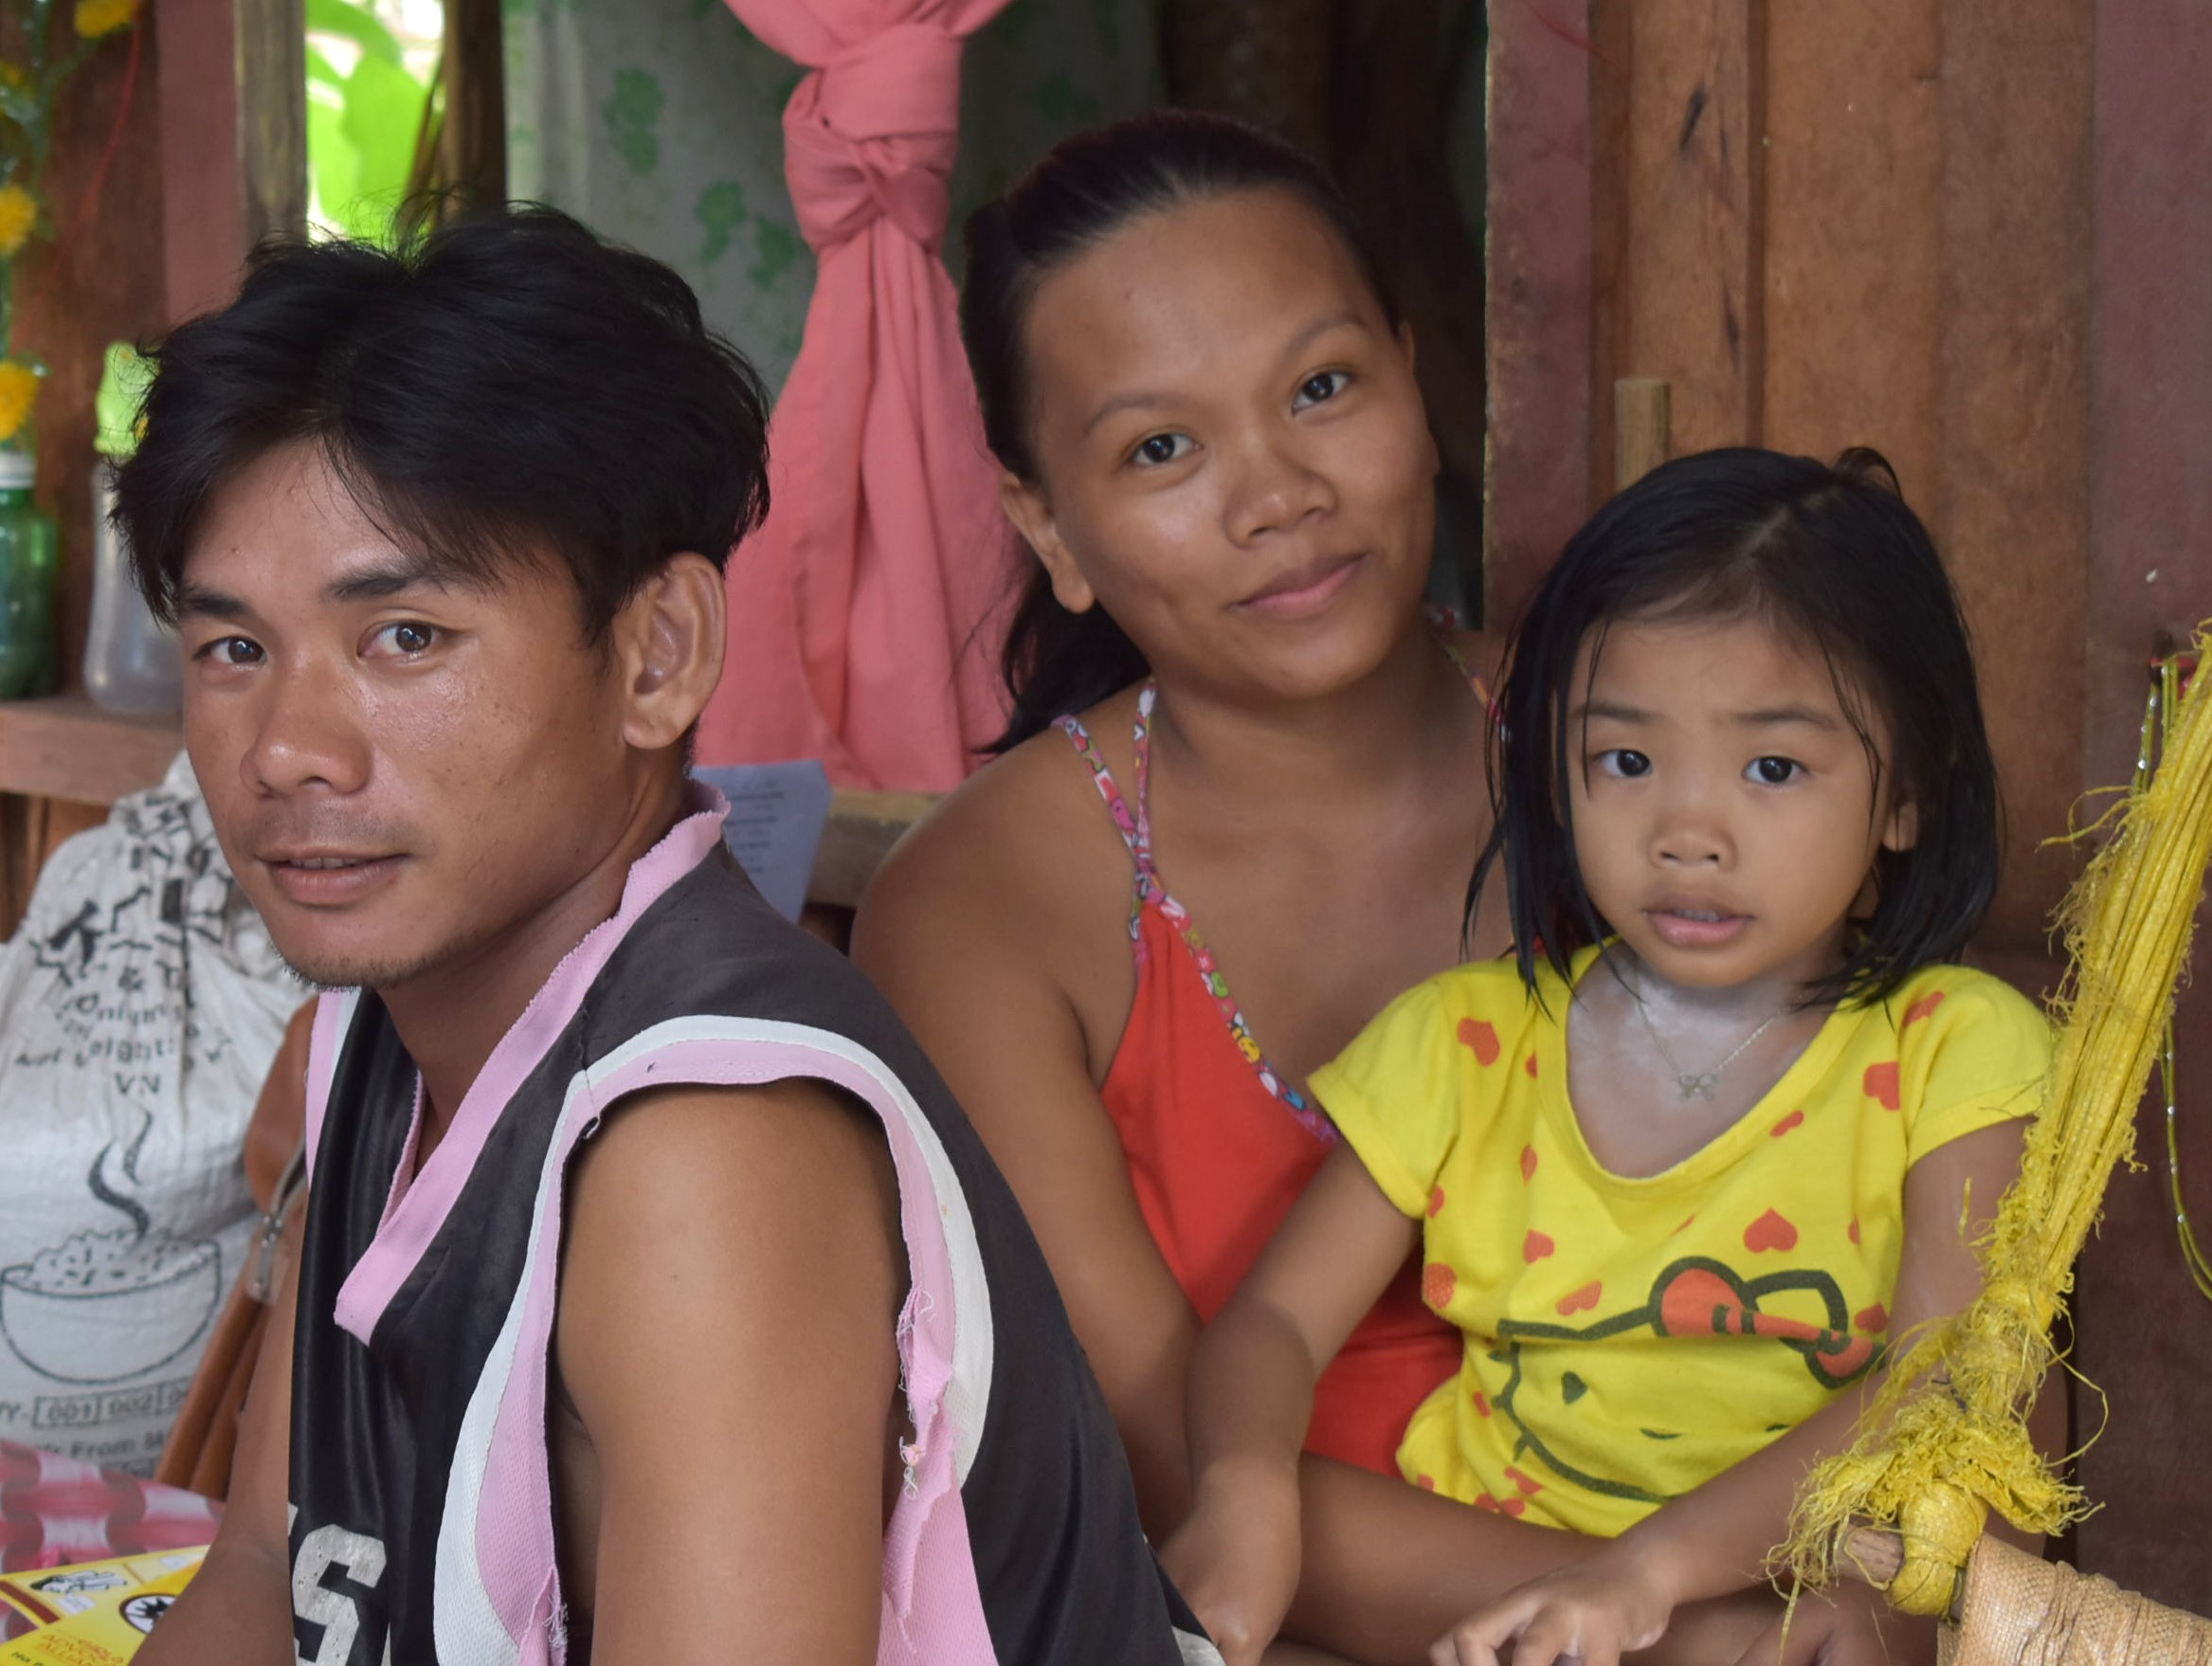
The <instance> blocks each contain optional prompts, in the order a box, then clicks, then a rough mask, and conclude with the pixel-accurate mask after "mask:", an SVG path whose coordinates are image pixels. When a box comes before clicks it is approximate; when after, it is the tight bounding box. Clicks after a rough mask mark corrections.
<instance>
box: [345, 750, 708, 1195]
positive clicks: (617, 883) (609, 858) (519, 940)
mask: <svg viewBox="0 0 2212 1666" xmlns="http://www.w3.org/2000/svg"><path fill="white" fill-rule="evenodd" d="M682 814H683V780H682V778H681V777H680V776H679V777H676V778H673V779H671V780H669V781H666V782H664V783H659V784H655V785H654V786H652V787H650V788H643V789H641V790H640V791H639V793H638V794H637V796H636V798H635V800H634V801H633V803H632V805H631V806H630V809H629V812H628V814H627V816H626V819H625V821H624V824H623V825H622V827H621V829H620V832H619V834H618V836H617V837H616V838H615V839H614V840H612V841H611V842H609V843H608V844H607V848H606V850H605V851H604V853H603V854H602V855H601V856H600V857H599V858H598V860H595V861H593V862H592V863H591V865H590V866H589V868H587V869H586V870H584V871H583V872H582V873H580V874H579V875H577V876H576V878H574V879H573V880H572V881H571V883H570V884H568V885H567V886H566V887H564V888H563V889H562V890H560V891H559V892H557V893H555V894H554V895H553V896H550V897H548V898H547V899H546V900H545V901H544V902H543V903H542V904H540V905H539V906H538V907H537V908H535V909H534V910H533V911H532V912H531V913H530V914H527V915H525V916H523V917H522V918H520V919H517V920H515V921H513V922H511V923H510V924H509V925H508V926H507V927H506V928H505V929H504V930H502V931H499V932H498V933H494V934H493V935H492V936H490V937H488V938H486V939H484V940H483V941H482V942H480V943H475V944H470V945H467V946H466V947H464V948H462V950H461V951H459V952H457V953H455V954H453V955H450V956H448V957H447V958H446V959H444V960H442V961H441V962H439V963H438V964H437V965H436V966H434V967H431V968H428V969H426V970H424V971H421V972H418V973H417V974H415V975H414V976H413V977H411V978H409V979H408V980H407V981H406V982H405V983H404V984H397V985H394V986H392V987H390V988H384V989H379V990H378V991H377V994H378V995H379V996H380V997H381V998H382V999H383V1002H384V1005H385V1009H386V1010H387V1011H388V1012H390V1014H391V1022H392V1027H393V1028H394V1029H395V1030H397V1031H398V1033H399V1039H400V1041H401V1043H402V1044H403V1045H404V1046H405V1047H406V1048H407V1050H408V1057H409V1058H410V1059H413V1060H414V1061H415V1068H416V1069H418V1070H419V1071H421V1072H422V1076H423V1127H422V1131H421V1133H420V1136H419V1138H418V1140H417V1142H416V1151H415V1161H416V1164H417V1167H418V1168H419V1167H420V1166H421V1165H422V1164H423V1163H425V1162H426V1161H427V1160H428V1159H429V1155H430V1153H431V1152H432V1151H433V1150H436V1149H437V1147H438V1143H439V1142H440V1141H441V1140H442V1139H444V1135H445V1131H446V1129H447V1128H449V1127H450V1126H451V1125H452V1121H453V1116H454V1113H455V1112H457V1111H458V1110H459V1109H460V1108H461V1102H462V1098H463V1097H465V1096H466V1095H467V1093H468V1090H469V1087H470V1085H471V1084H472V1083H473V1082H474V1081H475V1080H476V1078H477V1076H478V1074H479V1073H480V1071H481V1070H482V1069H483V1067H484V1061H485V1060H486V1059H489V1058H490V1057H491V1055H492V1050H493V1049H494V1048H495V1047H497V1046H498V1045H499V1041H500V1039H501V1038H502V1037H504V1036H505V1035H506V1033H507V1032H508V1030H510V1029H511V1028H513V1027H514V1024H515V1021H516V1020H517V1019H518V1018H520V1017H521V1016H522V1013H523V1011H524V1009H525V1008H527V1007H528V1006H529V1005H530V1003H531V1002H532V1001H533V1000H535V998H536V995H537V992H538V991H539V990H540V989H542V988H544V987H545V986H546V983H547V981H548V980H549V979H551V978H552V976H553V971H554V969H556V968H557V967H559V965H560V964H561V962H562V961H563V960H565V959H566V958H567V957H568V955H569V953H570V951H572V950H573V949H574V948H575V947H576V945H577V944H579V943H581V942H583V940H584V939H585V938H586V937H587V936H589V935H590V933H591V932H592V931H593V930H594V929H595V928H597V927H598V926H600V925H602V924H604V923H605V922H606V921H607V920H609V919H612V918H613V917H614V915H615V914H616V913H617V912H618V911H619V910H620V908H621V906H622V896H623V890H624V888H625V886H626V885H627V884H628V882H629V875H630V868H631V866H632V865H633V864H634V863H636V862H637V860H639V859H640V858H641V857H643V856H644V854H645V853H646V852H647V851H649V850H651V849H652V848H653V846H654V845H656V844H658V843H659V842H661V840H662V839H663V838H664V837H666V835H667V833H668V831H669V829H670V828H671V827H673V826H674V825H675V824H676V823H677V821H678V820H679V819H680V817H681V816H682Z"/></svg>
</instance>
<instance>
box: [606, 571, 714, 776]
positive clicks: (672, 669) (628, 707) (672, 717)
mask: <svg viewBox="0 0 2212 1666" xmlns="http://www.w3.org/2000/svg"><path fill="white" fill-rule="evenodd" d="M725 607H726V603H725V601H724V598H723V593H722V575H721V573H720V572H719V571H718V570H716V567H715V564H714V563H713V562H711V561H709V560H708V559H707V558H706V557H705V556H704V555H698V554H694V553H692V552H684V553H682V554H680V555H672V556H670V557H669V559H668V560H667V562H666V563H664V564H663V565H662V568H661V569H660V570H659V571H657V572H655V573H654V574H653V576H652V577H651V578H648V579H647V580H646V581H645V582H644V584H642V585H640V586H639V587H638V590H637V594H635V595H633V596H632V597H631V598H630V599H629V600H628V601H627V602H626V603H625V604H624V605H623V609H622V611H621V612H620V613H618V614H616V615H615V619H614V626H613V632H612V635H613V649H614V655H615V669H616V674H617V675H618V677H619V678H620V679H621V683H622V695H623V701H624V711H623V724H622V735H623V739H625V740H626V741H627V742H628V743H629V744H630V745H632V746H634V747H636V748H638V749H639V750H640V751H641V752H659V751H660V750H661V749H662V748H663V747H671V746H674V745H676V744H677V743H678V742H679V741H680V740H681V739H682V738H683V735H684V732H685V731H687V730H688V729H690V728H691V726H692V724H694V723H695V722H697V721H698V715H699V714H700V713H701V712H703V711H705V710H706V706H707V700H708V697H710V696H712V695H713V694H714V692H715V685H716V683H717V682H719V681H721V679H722V654H723V650H724V647H725V645H726V632H727V628H728V627H727V624H726V615H725Z"/></svg>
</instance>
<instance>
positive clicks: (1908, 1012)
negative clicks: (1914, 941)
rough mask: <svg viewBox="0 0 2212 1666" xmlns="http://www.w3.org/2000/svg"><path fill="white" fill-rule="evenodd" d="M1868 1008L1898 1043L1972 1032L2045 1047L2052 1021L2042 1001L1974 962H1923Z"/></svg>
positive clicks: (1931, 1040)
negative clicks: (1871, 1008) (1870, 1008)
mask: <svg viewBox="0 0 2212 1666" xmlns="http://www.w3.org/2000/svg"><path fill="white" fill-rule="evenodd" d="M1873 1010H1875V1011H1878V1013H1879V1014H1880V1021H1881V1022H1882V1023H1886V1024H1887V1025H1888V1026H1889V1027H1890V1028H1891V1029H1892V1030H1894V1032H1895V1035H1896V1037H1897V1040H1898V1044H1899V1046H1900V1047H1903V1046H1906V1045H1908V1044H1911V1043H1913V1042H1918V1043H1920V1044H1923V1045H1926V1044H1943V1043H1949V1042H1953V1041H1960V1040H1963V1039H1966V1038H1967V1037H1976V1038H1983V1039H1987V1040H1990V1041H1999V1042H2003V1043H2006V1044H2010V1045H2014V1046H2018V1047H2023V1048H2027V1049H2029V1050H2031V1051H2037V1052H2041V1053H2048V1051H2049V1050H2050V1041H2051V1020H2050V1017H2049V1015H2048V1014H2047V1013H2045V1012H2044V1010H2043V1008H2042V1007H2041V1005H2039V1004H2038V1003H2036V1002H2034V1001H2031V1000H2030V999H2028V997H2027V996H2025V995H2023V994H2022V993H2021V992H2020V990H2018V989H2017V988H2015V987H2013V986H2012V985H2010V984H2008V983H2006V982H2005V981H2004V980H2003V978H2000V977H1997V976H1995V975H1994V974H1992V973H1990V972H1985V971H1983V970H1981V969H1978V968H1976V967H1970V966H1959V965H1953V964H1948V963H1946V964H1939V965H1936V966H1924V967H1922V968H1921V969H1919V970H1918V971H1916V972H1914V973H1913V974H1912V975H1911V976H1910V977H1908V978H1907V979H1906V980H1905V981H1904V982H1903V983H1902V984H1900V985H1898V986H1897V988H1896V990H1895V992H1894V993H1893V994H1891V995H1890V996H1889V997H1888V998H1887V999H1886V1000H1884V1001H1882V1002H1880V1003H1879V1004H1878V1005H1877V1007H1876V1008H1874V1009H1873Z"/></svg>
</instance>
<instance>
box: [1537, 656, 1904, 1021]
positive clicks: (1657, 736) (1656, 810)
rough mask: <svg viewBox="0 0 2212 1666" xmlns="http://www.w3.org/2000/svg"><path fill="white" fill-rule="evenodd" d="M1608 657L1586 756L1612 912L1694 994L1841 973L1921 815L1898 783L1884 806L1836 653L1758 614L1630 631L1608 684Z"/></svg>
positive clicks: (1600, 887) (1581, 841)
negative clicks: (1843, 697) (1846, 942)
mask: <svg viewBox="0 0 2212 1666" xmlns="http://www.w3.org/2000/svg"><path fill="white" fill-rule="evenodd" d="M1591 655H1592V644H1591V643H1589V642H1585V643H1584V644H1583V648H1582V652H1581V654H1580V655H1579V656H1578V657H1577V661H1576V664H1575V671H1574V682H1573V684H1572V688H1573V691H1574V692H1573V696H1572V697H1571V699H1570V701H1569V705H1568V717H1569V722H1570V724H1571V725H1572V727H1571V728H1570V730H1569V735H1570V737H1571V739H1572V740H1578V741H1579V742H1580V748H1579V755H1578V752H1577V749H1576V747H1575V746H1574V745H1572V744H1570V745H1569V748H1568V779H1569V783H1570V785H1569V788H1568V790H1569V791H1570V792H1571V794H1572V797H1573V809H1574V849H1575V857H1576V859H1577V860H1579V861H1580V863H1581V864H1582V872H1583V880H1584V884H1585V885H1586V888H1587V889H1588V892H1589V896H1590V900H1591V901H1592V902H1593V903H1594V904H1595V905H1596V906H1597V910H1598V912H1599V913H1600V914H1603V915H1604V916H1605V919H1606V921H1607V922H1608V923H1610V924H1611V926H1612V927H1613V929H1614V930H1615V931H1616V932H1618V933H1620V934H1621V936H1622V938H1623V941H1625V942H1626V943H1627V945H1628V947H1629V948H1631V949H1632V950H1634V951H1636V954H1637V956H1638V958H1639V959H1641V961H1642V962H1643V963H1644V964H1645V965H1646V966H1647V967H1649V968H1650V969H1651V970H1652V971H1654V972H1656V973H1658V974H1659V976H1660V977H1662V978H1665V979H1666V980H1668V981H1669V982H1671V983H1674V984H1677V985H1680V986H1686V987H1699V988H1719V987H1732V986H1736V985H1741V984H1750V983H1753V982H1757V981H1764V980H1773V981H1778V982H1782V983H1785V984H1787V985H1790V986H1802V985H1804V984H1806V983H1809V982H1811V981H1812V980H1813V979H1815V978H1818V977H1821V976H1822V975H1823V974H1825V973H1827V972H1830V971H1832V970H1834V969H1836V967H1837V966H1839V965H1840V964H1841V961H1842V958H1843V932H1844V922H1845V916H1846V914H1847V913H1848V912H1849V911H1850V909H1851V908H1852V905H1853V903H1854V902H1855V901H1856V900H1857V898H1858V895H1859V892H1860V890H1861V889H1862V888H1863V887H1864V885H1865V883H1866V879H1867V876H1868V874H1869V872H1870V871H1871V870H1872V868H1873V865H1874V859H1875V855H1876V853H1877V851H1878V850H1880V849H1881V848H1883V847H1884V846H1887V847H1888V848H1890V849H1893V850H1902V849H1904V848H1906V847H1907V846H1909V845H1910V844H1911V843H1912V842H1913V811H1912V809H1911V807H1910V806H1897V805H1894V804H1891V803H1890V802H1888V797H1889V795H1888V793H1887V791H1886V789H1885V790H1884V791H1883V793H1882V795H1881V802H1878V803H1877V781H1876V773H1875V769H1874V766H1873V763H1872V761H1871V760H1870V759H1869V758H1868V755H1867V747H1866V745H1865V743H1864V742H1862V741H1861V740H1860V738H1859V735H1858V731H1857V730H1856V729H1854V728H1853V727H1852V724H1851V721H1850V719H1849V717H1847V716H1846V715H1845V714H1844V711H1843V707H1842V703H1841V701H1840V698H1839V697H1838V695H1837V689H1836V681H1835V679H1834V677H1833V676H1832V675H1831V673H1830V671H1829V668H1828V664H1827V661H1825V660H1824V659H1823V658H1822V656H1821V654H1820V653H1819V652H1818V651H1816V650H1814V649H1813V648H1811V647H1810V646H1809V645H1806V644H1804V643H1800V642H1798V641H1797V640H1795V639H1794V638H1792V637H1790V636H1789V635H1786V634H1785V633H1783V632H1779V631H1777V630H1776V629H1775V628H1774V627H1773V626H1772V625H1768V623H1766V622H1765V621H1763V620H1759V619H1756V618H1739V619H1732V620H1681V621H1645V622H1636V621H1622V622H1619V623H1616V624H1615V625H1612V626H1611V628H1610V629H1609V630H1608V631H1607V632H1606V633H1605V642H1604V649H1603V652H1602V653H1599V654H1598V655H1597V667H1596V678H1595V680H1594V681H1593V680H1592V679H1591ZM1874 733H1875V741H1876V750H1877V753H1878V754H1879V755H1881V756H1882V757H1883V758H1885V759H1886V757H1887V744H1888V743H1887V739H1886V736H1885V735H1884V734H1883V733H1882V732H1881V728H1880V726H1879V725H1878V724H1877V725H1875V726H1874ZM1887 773H1888V771H1887V770H1886V768H1885V769H1884V770H1883V775H1884V778H1885V779H1886V777H1887Z"/></svg>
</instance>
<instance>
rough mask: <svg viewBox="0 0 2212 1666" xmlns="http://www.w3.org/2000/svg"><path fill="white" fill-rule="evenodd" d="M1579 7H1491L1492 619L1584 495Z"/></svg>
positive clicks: (1585, 293)
mask: <svg viewBox="0 0 2212 1666" xmlns="http://www.w3.org/2000/svg"><path fill="white" fill-rule="evenodd" d="M1590 12H1591V4H1590V0H1491V6H1490V134H1489V145H1488V154H1489V158H1490V195H1489V207H1488V214H1487V219H1488V223H1489V234H1490V239H1489V254H1488V259H1487V262H1486V267H1485V274H1484V276H1485V285H1486V289H1485V299H1484V309H1485V324H1484V351H1485V353H1486V354H1487V357H1488V362H1489V376H1488V381H1489V389H1490V444H1489V455H1488V458H1487V462H1486V467H1485V470H1484V480H1483V517H1482V518H1483V526H1482V534H1483V563H1482V572H1483V592H1484V593H1483V620H1484V622H1485V623H1486V624H1487V625H1490V626H1491V627H1492V628H1494V629H1503V628H1505V627H1507V626H1509V625H1512V624H1513V622H1514V618H1515V617H1516V616H1517V615H1518V614H1519V612H1520V609H1521V607H1522V606H1523V604H1524V603H1526V602H1527V600H1528V598H1529V594H1530V592H1531V591H1532V590H1533V589H1535V586H1536V581H1537V579H1538V578H1539V577H1541V576H1542V574H1543V571H1544V570H1545V569H1546V568H1547V567H1549V566H1550V565H1551V562H1552V560H1553V558H1554V557H1556V556H1557V555H1558V553H1559V550H1560V546H1561V545H1562V544H1564V543H1565V542H1566V541H1567V538H1568V534H1570V533H1572V532H1573V531H1574V529H1575V528H1576V527H1577V526H1579V525H1580V524H1581V523H1582V520H1583V517H1584V516H1586V515H1587V514H1588V513H1589V511H1590V508H1591V506H1592V500H1593V497H1594V494H1593V492H1592V489H1591V486H1592V476H1591V468H1592V464H1591V450H1592V445H1593V436H1594V426H1595V418H1594V411H1595V409H1596V407H1597V404H1598V401H1597V398H1596V395H1597V389H1598V387H1599V384H1598V383H1597V382H1596V381H1595V380H1594V372H1593V371H1592V368H1591V366H1592V349H1593V343H1592V338H1591V324H1590V320H1591V240H1590V230H1591V209H1590V204H1591V195H1590V179H1591V175H1590V164H1591V142H1590V141H1591V132H1590V120H1591V103H1590V97H1591V85H1592V73H1593V62H1594V60H1593V56H1592V47H1591V42H1590V32H1589V31H1590ZM1606 403H1607V404H1608V405H1609V403H1610V401H1609V399H1608V401H1607V402H1606Z"/></svg>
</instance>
